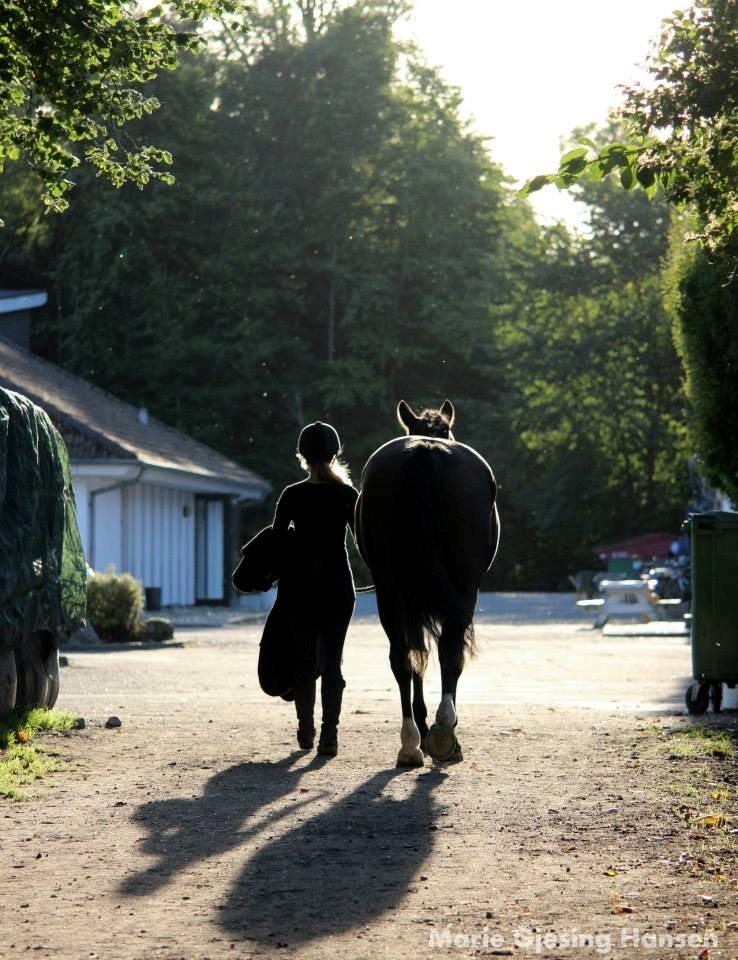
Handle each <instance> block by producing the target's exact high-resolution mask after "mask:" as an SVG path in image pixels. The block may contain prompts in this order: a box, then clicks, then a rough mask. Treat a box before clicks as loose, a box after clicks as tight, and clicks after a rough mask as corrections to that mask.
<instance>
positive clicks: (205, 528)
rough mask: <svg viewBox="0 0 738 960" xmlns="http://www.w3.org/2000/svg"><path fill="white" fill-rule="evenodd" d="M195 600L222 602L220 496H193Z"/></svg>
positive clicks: (222, 516) (222, 520) (222, 505)
mask: <svg viewBox="0 0 738 960" xmlns="http://www.w3.org/2000/svg"><path fill="white" fill-rule="evenodd" d="M195 602H196V603H226V592H225V503H224V501H223V499H222V497H197V496H196V497H195Z"/></svg>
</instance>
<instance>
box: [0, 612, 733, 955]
mask: <svg viewBox="0 0 738 960" xmlns="http://www.w3.org/2000/svg"><path fill="white" fill-rule="evenodd" d="M570 602H571V601H570ZM558 603H559V600H558V598H556V600H555V602H554V601H552V602H551V604H549V607H550V609H549V608H547V606H546V602H545V600H541V601H540V602H539V601H531V604H530V607H529V610H528V614H525V613H524V611H523V607H524V604H525V600H524V599H522V600H518V601H517V606H516V602H515V601H512V600H510V601H505V603H503V602H502V600H501V601H500V602H499V603H498V604H497V609H496V610H495V603H494V598H491V602H490V608H489V609H488V610H485V611H483V613H482V615H481V616H480V624H479V627H478V636H479V639H480V646H481V654H480V656H479V657H478V658H477V660H476V661H475V662H473V663H472V664H471V665H469V667H468V669H467V671H466V672H465V674H464V675H463V677H462V680H461V683H460V688H459V715H460V719H459V724H460V726H459V739H460V740H461V742H462V744H463V748H464V755H465V760H464V762H463V763H460V764H457V765H442V764H439V765H431V763H430V762H427V763H426V766H425V768H423V769H420V770H412V771H398V770H397V769H396V768H395V766H394V760H395V756H396V753H397V749H398V747H399V700H398V697H397V694H396V689H395V686H394V681H393V679H392V676H391V673H390V670H389V664H388V660H387V645H386V641H385V639H384V636H383V634H382V633H381V630H380V628H379V626H378V624H377V623H376V621H375V620H374V619H373V618H372V617H371V615H370V613H367V614H366V615H365V616H363V617H360V618H359V619H357V621H356V622H355V624H354V625H353V626H352V628H351V631H350V634H349V639H348V644H347V650H346V657H345V665H344V671H345V674H346V677H347V680H348V687H347V691H346V697H345V707H344V714H343V718H342V724H341V729H340V752H339V755H338V757H337V758H335V759H330V760H323V759H321V758H317V757H316V756H315V755H314V754H310V753H304V752H300V751H298V750H297V749H296V743H295V741H294V727H295V723H294V720H293V716H292V708H291V706H290V705H287V704H284V703H282V702H276V701H270V700H269V699H267V698H266V697H264V696H263V695H262V694H261V692H260V691H259V689H258V685H257V683H256V680H255V675H256V670H255V667H256V652H257V644H258V639H259V628H258V626H257V625H250V626H248V625H247V626H237V627H223V628H209V629H206V630H197V629H190V630H185V629H182V630H179V631H178V634H177V640H178V641H180V642H181V643H182V646H171V647H165V648H157V649H137V650H119V649H110V648H108V649H105V650H103V651H99V650H89V651H79V652H70V653H69V655H68V656H69V666H68V667H67V668H65V669H64V670H63V673H62V690H63V693H62V697H61V698H60V702H59V706H60V707H63V708H66V709H71V710H74V711H76V712H79V713H80V714H82V715H84V716H85V717H86V718H87V720H88V724H89V726H88V729H87V730H84V731H81V732H78V733H74V734H72V735H68V736H62V735H57V736H48V737H47V738H45V740H44V743H45V745H46V748H47V749H50V750H58V751H59V753H60V755H61V756H62V758H63V759H65V760H66V762H67V768H66V770H65V771H63V772H61V773H57V774H55V775H53V776H52V777H50V778H48V779H46V780H45V781H42V782H40V783H38V784H37V785H36V787H35V789H34V791H33V795H32V797H31V798H30V799H29V800H26V801H25V802H22V803H9V802H8V803H4V804H3V805H2V806H1V807H0V882H1V883H2V889H3V910H2V913H1V914H0V957H2V958H13V960H15V958H17V957H27V956H33V957H49V958H51V957H54V958H63V960H66V958H81V960H96V958H99V960H117V958H120V960H149V958H152V960H153V958H161V960H175V958H184V960H206V958H207V960H220V958H224V957H228V958H248V957H261V956H270V957H271V956H286V957H296V958H320V960H323V958H325V960H334V958H335V960H337V958H347V960H348V958H360V960H363V958H367V960H368V958H375V957H387V958H393V960H394V958H401V957H412V958H421V960H423V958H429V957H460V958H461V957H464V958H466V957H488V956H519V957H535V956H544V957H548V958H554V957H608V956H611V957H626V956H627V957H630V956H634V957H635V956H637V957H641V956H643V957H658V958H662V960H663V958H671V957H675V958H676V957H695V958H696V957H699V956H702V960H705V958H707V957H711V958H717V957H734V956H735V955H736V937H735V933H734V930H733V928H732V927H731V926H730V924H731V923H732V922H733V920H734V916H735V907H736V888H735V885H734V884H733V882H732V880H731V878H730V877H724V878H723V880H722V881H720V880H718V879H716V876H715V875H714V874H710V873H706V872H704V871H703V872H701V873H700V874H699V875H695V874H694V873H693V872H692V873H685V871H684V869H682V867H683V864H684V862H685V861H684V853H685V850H689V849H691V847H690V846H689V844H690V842H691V841H690V835H689V833H688V830H687V827H686V826H685V825H684V823H683V822H682V821H680V819H679V817H678V816H675V814H674V800H673V797H672V796H671V795H670V794H669V790H668V785H669V782H670V778H672V775H673V774H672V771H670V770H668V771H667V770H666V769H665V766H664V760H663V758H659V759H649V757H648V755H647V754H646V753H643V751H642V750H641V746H640V745H642V744H643V743H646V744H648V742H650V741H649V737H651V739H653V731H657V732H658V731H661V732H662V733H664V735H666V734H668V733H669V731H671V730H675V729H681V728H682V727H684V726H685V725H687V724H688V723H689V721H688V720H687V719H686V718H685V717H684V716H683V708H682V702H683V701H682V698H683V695H684V689H685V686H686V684H687V681H688V677H689V674H690V658H689V648H688V646H687V645H686V644H685V643H684V640H683V639H680V638H674V637H649V638H638V637H613V638H604V637H603V636H602V635H601V633H599V632H597V631H593V630H592V629H591V627H590V618H587V619H584V618H583V617H581V616H580V615H579V614H578V612H577V611H574V613H573V614H572V615H571V617H570V618H569V619H570V622H562V620H561V619H560V618H561V617H562V611H561V610H560V609H559V608H558V607H557V604H558ZM505 604H507V606H506V605H505ZM516 611H517V612H516ZM564 614H565V615H566V616H567V617H568V613H566V611H564ZM495 615H496V616H497V622H495ZM556 618H559V619H556ZM429 673H430V683H429V697H428V700H429V705H432V709H435V704H436V703H437V698H438V693H439V691H438V681H437V668H436V666H435V664H432V665H431V667H430V670H429ZM111 714H116V715H117V716H119V717H120V718H121V720H122V726H121V727H120V728H119V729H116V730H106V729H104V726H103V724H104V722H105V720H106V719H107V717H108V716H110V715H111ZM726 722H728V721H726ZM680 857H681V860H680ZM726 870H727V867H726ZM705 898H707V899H705ZM713 935H714V936H716V937H717V941H718V942H717V946H716V945H714V944H712V943H711V940H710V939H709V938H710V937H712V936H713ZM649 937H654V938H655V937H661V938H662V942H661V945H659V944H658V942H656V941H653V942H652V941H651V940H649ZM679 937H682V938H683V942H682V941H680V940H679V939H678V938H679ZM690 937H691V938H692V940H691V941H689V938H690ZM474 938H476V940H475V939H474ZM663 938H671V940H670V941H669V944H671V945H668V944H667V945H666V946H665V945H664V944H665V943H666V941H665V940H664V939H663ZM688 941H689V942H688ZM704 950H707V951H708V952H707V953H704Z"/></svg>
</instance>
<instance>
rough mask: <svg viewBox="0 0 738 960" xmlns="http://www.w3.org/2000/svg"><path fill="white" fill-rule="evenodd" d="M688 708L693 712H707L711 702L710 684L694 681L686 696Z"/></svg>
mask: <svg viewBox="0 0 738 960" xmlns="http://www.w3.org/2000/svg"><path fill="white" fill-rule="evenodd" d="M684 700H685V702H686V704H687V710H688V711H689V712H690V713H693V714H699V713H705V711H706V710H707V708H708V706H709V704H710V684H709V683H692V684H690V685H689V686H688V687H687V693H686V695H685V697H684Z"/></svg>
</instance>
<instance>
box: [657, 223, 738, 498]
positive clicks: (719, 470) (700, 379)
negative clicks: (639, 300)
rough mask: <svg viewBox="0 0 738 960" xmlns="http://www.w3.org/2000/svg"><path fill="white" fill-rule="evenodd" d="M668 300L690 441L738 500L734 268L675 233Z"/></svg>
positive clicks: (711, 475)
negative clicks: (687, 408)
mask: <svg viewBox="0 0 738 960" xmlns="http://www.w3.org/2000/svg"><path fill="white" fill-rule="evenodd" d="M667 291H668V294H667V304H668V306H669V308H670V311H671V314H672V317H673V320H674V329H675V334H676V343H677V347H678V349H679V352H680V354H681V357H682V361H683V363H684V369H685V373H686V393H687V398H688V400H689V403H690V412H691V418H690V420H691V422H690V427H691V430H690V435H691V436H690V439H691V441H692V443H693V444H694V449H695V450H696V451H697V452H698V453H699V456H700V465H701V469H702V470H703V471H704V473H705V475H706V477H707V479H708V480H709V482H710V483H712V484H713V485H714V486H715V487H717V488H718V489H721V490H724V491H725V493H727V494H728V495H729V496H730V498H731V499H732V501H733V503H738V445H736V436H738V405H737V404H736V399H735V398H736V396H738V333H737V332H738V289H737V288H736V279H735V276H734V266H733V264H732V262H731V261H730V260H728V259H727V258H725V257H716V256H708V255H707V254H706V253H705V251H704V250H702V249H700V247H699V246H697V245H694V244H691V245H685V244H684V243H683V240H682V237H681V235H680V234H678V233H677V234H675V238H674V242H673V246H672V258H671V262H670V265H669V269H668V271H667Z"/></svg>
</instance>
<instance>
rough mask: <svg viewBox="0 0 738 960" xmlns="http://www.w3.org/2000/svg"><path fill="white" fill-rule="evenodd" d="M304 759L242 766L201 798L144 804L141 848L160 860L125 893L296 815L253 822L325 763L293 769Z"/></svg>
mask: <svg viewBox="0 0 738 960" xmlns="http://www.w3.org/2000/svg"><path fill="white" fill-rule="evenodd" d="M303 756H304V753H302V752H300V751H295V752H294V753H292V754H290V755H289V756H288V757H285V758H284V759H283V760H280V761H278V762H276V763H269V762H254V763H239V764H237V765H236V766H234V767H229V768H228V769H227V770H224V771H222V772H221V773H218V774H216V775H215V776H214V777H212V778H211V779H210V780H209V781H208V784H207V787H206V789H205V793H204V794H203V796H201V797H196V798H194V799H184V798H176V799H173V800H154V801H152V802H150V803H144V804H142V805H141V806H140V807H139V808H138V810H137V811H136V814H135V815H134V820H136V821H137V822H139V823H143V824H145V825H146V827H147V829H148V830H149V836H148V837H147V838H146V840H145V841H144V844H143V846H142V848H141V849H142V851H143V852H144V853H148V854H153V855H154V856H156V857H157V862H156V863H154V864H152V865H151V866H150V867H148V868H147V869H146V870H142V871H141V872H139V873H136V874H132V875H131V876H129V877H127V878H126V879H125V880H124V881H123V882H122V883H121V885H120V891H121V893H123V894H125V895H127V896H142V895H145V894H148V893H151V892H152V891H153V890H156V889H157V888H159V887H161V886H163V885H164V884H165V883H167V882H168V881H169V880H170V879H171V878H172V877H174V876H175V875H176V874H177V873H179V872H180V871H181V870H183V869H185V868H187V867H189V866H192V864H193V863H197V862H198V861H200V860H205V859H207V858H209V857H213V856H216V855H217V854H219V853H224V852H226V851H227V850H231V849H233V848H235V847H238V846H240V845H241V844H242V843H243V842H244V840H245V839H247V838H248V837H250V836H254V835H256V834H257V833H259V832H261V831H262V830H264V829H266V828H267V827H269V826H270V825H271V824H274V823H276V822H277V821H278V820H279V819H281V817H283V816H286V815H288V814H291V813H293V812H294V811H295V809H296V808H297V807H298V804H290V806H289V809H285V808H280V809H278V810H275V811H274V813H272V814H271V815H266V817H265V818H264V819H260V820H259V822H258V825H257V824H252V823H250V821H251V820H252V819H253V818H254V817H256V815H257V814H259V813H260V811H261V810H262V809H263V808H265V807H267V806H268V805H269V804H270V803H273V802H274V801H275V800H278V799H279V798H280V797H283V796H285V795H286V794H288V793H291V792H293V791H294V790H296V789H297V784H298V781H299V780H300V777H302V776H303V774H305V773H306V772H307V771H308V770H310V769H311V768H312V767H314V766H317V765H319V764H320V763H321V761H320V758H317V757H316V758H315V759H314V760H313V761H312V762H311V763H310V764H307V765H306V766H302V767H297V768H295V767H293V764H294V762H295V761H296V760H297V759H298V758H300V757H303ZM304 802H305V803H306V804H308V803H310V802H311V801H309V800H306V801H304Z"/></svg>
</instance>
